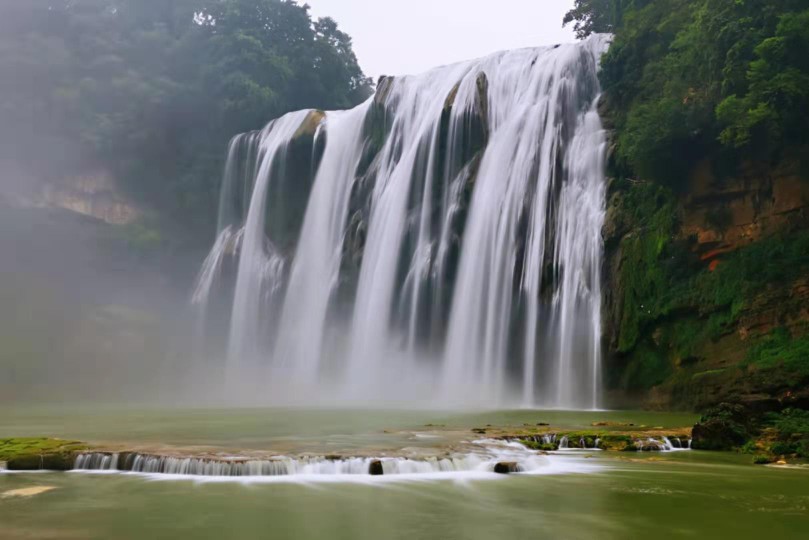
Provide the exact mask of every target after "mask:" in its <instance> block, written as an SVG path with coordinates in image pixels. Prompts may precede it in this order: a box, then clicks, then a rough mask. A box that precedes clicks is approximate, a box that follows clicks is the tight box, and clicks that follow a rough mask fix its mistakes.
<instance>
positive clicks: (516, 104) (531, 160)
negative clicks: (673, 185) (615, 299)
mask: <svg viewBox="0 0 809 540" xmlns="http://www.w3.org/2000/svg"><path fill="white" fill-rule="evenodd" d="M607 46H608V38H607V37H606V36H600V35H596V36H592V37H591V38H589V39H588V40H585V41H583V42H580V43H576V44H569V45H559V46H555V47H544V48H535V49H521V50H516V51H508V52H502V53H498V54H494V55H492V56H489V57H486V58H483V59H480V60H475V61H470V62H464V63H460V64H455V65H452V66H447V67H442V68H437V69H434V70H432V71H430V72H428V73H425V74H423V75H418V76H406V77H396V78H389V77H384V78H382V79H380V82H379V85H378V87H377V92H376V95H375V96H373V97H371V98H370V99H369V100H368V101H367V102H365V103H363V104H362V105H360V106H358V107H356V108H354V109H352V110H349V111H335V112H325V113H323V112H320V111H300V112H295V113H290V114H288V115H286V116H283V117H281V118H279V119H277V120H274V121H273V122H271V123H270V124H268V126H267V127H266V128H264V130H262V131H261V132H254V133H249V134H245V135H241V136H238V137H237V138H235V139H234V141H233V142H232V143H231V146H230V148H229V151H228V162H227V166H226V170H225V179H224V181H223V184H222V195H221V201H222V202H221V204H220V215H219V218H218V223H219V231H218V235H219V237H218V240H217V242H216V245H215V246H214V249H213V250H212V253H211V255H210V256H209V258H208V260H207V261H206V262H205V265H204V267H203V270H202V271H201V274H200V278H199V281H198V286H197V290H196V292H195V296H194V298H195V302H196V303H197V304H198V305H199V306H200V309H201V310H202V311H203V312H204V311H205V310H210V306H209V305H208V298H209V296H210V290H211V288H213V287H215V286H217V287H219V288H220V289H222V288H225V289H227V288H228V287H230V290H231V292H230V295H231V302H230V304H229V305H230V312H229V314H228V317H225V319H227V321H228V328H229V331H228V332H227V334H228V340H227V346H226V347H225V349H226V352H225V354H224V356H225V358H223V360H222V361H223V363H224V364H225V365H226V373H227V379H228V381H230V382H236V383H237V384H242V383H245V384H248V385H250V386H245V387H244V388H248V387H249V388H252V389H255V390H256V391H257V392H258V393H259V394H260V396H261V398H262V399H267V400H269V401H271V402H274V403H294V402H299V403H308V404H311V403H313V402H323V401H325V400H342V401H346V402H355V403H366V402H368V401H378V402H397V403H409V404H413V403H415V402H430V403H432V404H439V405H453V406H454V405H461V406H470V405H471V406H478V407H480V406H509V405H524V406H530V407H534V406H544V407H559V408H597V407H598V406H599V403H600V396H599V388H600V386H601V376H602V374H601V352H600V334H601V327H600V318H601V274H600V272H601V261H602V250H603V246H602V239H601V228H602V225H603V221H604V213H605V182H604V156H605V153H606V139H605V133H604V130H603V129H602V126H601V123H600V120H599V117H598V114H597V112H596V103H597V99H598V95H599V83H598V78H597V71H598V61H599V58H600V56H601V54H603V52H604V51H605V50H606V48H607ZM234 251H235V252H237V253H238V255H237V256H238V261H237V263H236V269H235V271H234V272H231V274H233V275H232V276H227V275H226V274H227V273H226V272H225V273H223V272H222V271H221V268H222V265H223V262H222V261H223V257H225V255H226V254H233V253H234ZM228 280H229V281H228ZM222 281H225V283H224V284H223V283H221V282H222ZM217 284H218V285H217ZM220 319H222V317H220ZM208 331H210V330H208ZM204 332H205V330H203V333H204Z"/></svg>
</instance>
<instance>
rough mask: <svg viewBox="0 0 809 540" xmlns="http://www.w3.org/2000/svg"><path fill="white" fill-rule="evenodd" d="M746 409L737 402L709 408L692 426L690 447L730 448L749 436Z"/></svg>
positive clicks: (708, 448) (741, 442)
mask: <svg viewBox="0 0 809 540" xmlns="http://www.w3.org/2000/svg"><path fill="white" fill-rule="evenodd" d="M749 421H750V420H749V418H748V412H747V410H746V409H745V408H744V407H742V406H741V405H738V404H730V403H722V404H721V405H719V406H717V407H714V408H713V409H711V410H709V411H708V412H707V413H706V414H705V415H704V416H703V417H702V418H700V421H699V422H698V423H697V424H696V425H695V426H694V430H693V432H692V435H691V437H692V442H691V448H693V449H695V450H730V449H732V448H736V447H738V446H741V445H743V444H744V443H745V442H746V441H747V440H748V439H749V438H750V436H751V433H750V426H749Z"/></svg>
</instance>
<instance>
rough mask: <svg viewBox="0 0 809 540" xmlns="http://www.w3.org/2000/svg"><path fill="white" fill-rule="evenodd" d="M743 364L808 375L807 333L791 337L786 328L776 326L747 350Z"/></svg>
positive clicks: (808, 344)
mask: <svg viewBox="0 0 809 540" xmlns="http://www.w3.org/2000/svg"><path fill="white" fill-rule="evenodd" d="M745 365H746V366H755V367H756V368H757V369H762V370H786V371H789V372H793V373H795V374H797V375H800V376H809V334H807V335H804V336H802V337H793V336H792V335H791V334H790V333H789V331H788V330H787V329H786V328H776V329H775V330H773V331H772V332H770V333H769V334H768V335H767V336H765V337H764V338H762V339H761V340H760V341H759V342H758V343H757V344H756V345H754V346H753V347H752V348H751V349H750V350H749V351H748V354H747V358H746V359H745Z"/></svg>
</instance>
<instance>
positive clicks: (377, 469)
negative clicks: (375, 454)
mask: <svg viewBox="0 0 809 540" xmlns="http://www.w3.org/2000/svg"><path fill="white" fill-rule="evenodd" d="M368 474H370V475H371V476H382V475H383V474H385V471H384V470H383V469H382V462H381V461H380V460H378V459H375V460H373V461H372V462H371V463H370V464H369V465H368Z"/></svg>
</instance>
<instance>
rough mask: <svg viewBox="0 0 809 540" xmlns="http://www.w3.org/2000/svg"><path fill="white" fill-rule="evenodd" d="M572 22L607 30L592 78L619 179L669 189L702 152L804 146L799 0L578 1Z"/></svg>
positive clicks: (763, 154)
mask: <svg viewBox="0 0 809 540" xmlns="http://www.w3.org/2000/svg"><path fill="white" fill-rule="evenodd" d="M571 21H575V22H576V26H575V28H576V30H577V33H578V35H579V36H580V37H584V36H586V35H587V34H589V33H590V32H593V31H612V32H613V33H614V35H615V37H614V41H613V44H612V46H611V47H610V50H609V52H608V53H607V54H606V55H605V56H604V58H603V59H602V76H601V78H602V83H603V86H604V90H605V93H606V95H607V98H608V102H609V104H610V111H611V115H612V116H613V121H614V123H615V127H616V132H617V145H616V152H615V161H616V165H617V166H618V168H619V171H620V172H622V173H623V174H625V175H639V176H641V177H643V178H647V179H653V180H656V181H659V182H664V183H667V184H668V185H670V186H673V187H680V186H681V185H682V184H681V183H682V180H683V179H684V178H685V177H686V176H687V173H688V172H689V168H690V167H691V166H692V165H693V164H694V163H695V161H696V160H697V159H699V158H701V157H704V156H709V157H712V158H715V161H720V160H728V161H730V162H731V163H733V162H739V161H740V160H741V159H742V158H750V157H757V158H762V159H772V158H777V157H779V156H780V155H782V154H784V153H787V152H793V151H795V150H796V149H801V148H803V147H804V146H805V145H806V144H807V143H809V132H807V130H806V129H805V126H806V125H807V123H808V122H809V57H807V55H806V50H807V47H809V8H807V5H806V3H805V1H804V0H735V1H732V2H731V1H727V0H655V1H650V0H605V1H596V0H591V1H586V0H580V1H577V2H576V4H575V7H574V9H573V10H572V11H571V12H569V13H568V15H567V16H566V18H565V22H566V23H567V22H571ZM719 158H721V159H719Z"/></svg>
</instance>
